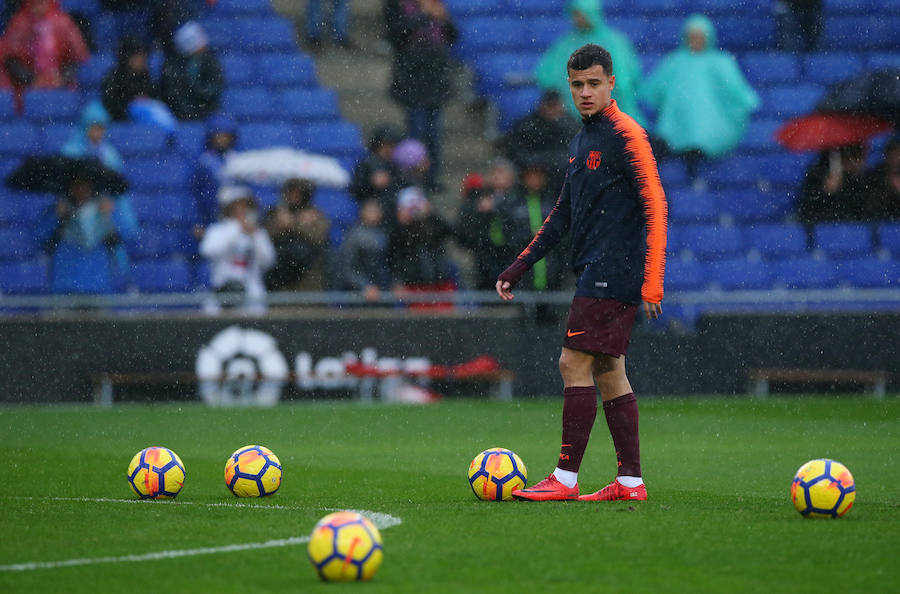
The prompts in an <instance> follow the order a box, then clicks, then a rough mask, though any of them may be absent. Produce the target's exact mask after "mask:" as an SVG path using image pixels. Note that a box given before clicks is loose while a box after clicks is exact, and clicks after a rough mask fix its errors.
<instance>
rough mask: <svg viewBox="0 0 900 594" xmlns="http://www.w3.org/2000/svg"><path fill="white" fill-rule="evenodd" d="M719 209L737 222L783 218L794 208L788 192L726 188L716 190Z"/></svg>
mask: <svg viewBox="0 0 900 594" xmlns="http://www.w3.org/2000/svg"><path fill="white" fill-rule="evenodd" d="M718 195H719V196H718V198H719V210H720V212H723V213H727V214H728V215H730V216H731V217H732V218H733V219H734V221H735V222H736V223H738V224H742V223H748V222H755V221H772V222H777V221H781V220H783V219H784V218H785V217H786V216H788V215H789V214H790V213H792V212H794V210H795V199H794V196H793V195H792V194H790V193H788V192H781V191H771V192H760V191H757V190H752V189H743V188H736V189H730V190H728V189H726V190H720V191H719V192H718Z"/></svg>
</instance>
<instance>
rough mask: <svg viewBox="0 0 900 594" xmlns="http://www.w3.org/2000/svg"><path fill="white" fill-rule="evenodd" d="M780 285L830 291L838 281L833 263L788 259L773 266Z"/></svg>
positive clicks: (790, 287) (809, 259)
mask: <svg viewBox="0 0 900 594" xmlns="http://www.w3.org/2000/svg"><path fill="white" fill-rule="evenodd" d="M773 267H774V269H775V276H776V278H777V279H778V280H779V282H780V284H782V285H784V286H785V287H787V288H789V289H831V288H833V287H836V286H837V285H838V282H839V280H840V278H839V276H838V269H837V267H836V266H835V264H834V262H830V261H828V260H823V259H819V258H814V257H811V256H806V257H801V258H788V259H784V260H778V261H776V262H775V263H774V264H773Z"/></svg>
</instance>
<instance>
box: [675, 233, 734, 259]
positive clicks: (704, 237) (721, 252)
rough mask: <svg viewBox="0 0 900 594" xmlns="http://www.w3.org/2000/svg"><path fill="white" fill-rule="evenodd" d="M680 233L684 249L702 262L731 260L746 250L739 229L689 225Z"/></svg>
mask: <svg viewBox="0 0 900 594" xmlns="http://www.w3.org/2000/svg"><path fill="white" fill-rule="evenodd" d="M679 233H680V234H681V238H680V240H679V241H680V243H681V245H682V246H683V248H686V249H689V250H690V251H691V252H692V253H693V254H694V255H695V256H696V257H697V258H698V259H701V260H716V259H726V258H731V257H735V256H737V255H739V254H741V253H742V252H743V250H744V238H743V235H742V234H741V231H740V229H738V228H737V227H723V226H719V225H687V226H685V227H682V228H681V230H680V231H679Z"/></svg>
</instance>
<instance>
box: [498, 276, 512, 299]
mask: <svg viewBox="0 0 900 594" xmlns="http://www.w3.org/2000/svg"><path fill="white" fill-rule="evenodd" d="M497 294H498V295H500V299H502V300H504V301H512V300H513V294H512V285H511V284H509V281H503V280H498V281H497Z"/></svg>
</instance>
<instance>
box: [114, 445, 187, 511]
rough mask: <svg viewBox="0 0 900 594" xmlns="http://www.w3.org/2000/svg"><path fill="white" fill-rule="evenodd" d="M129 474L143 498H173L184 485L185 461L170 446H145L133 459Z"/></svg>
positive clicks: (133, 486) (132, 484) (130, 481)
mask: <svg viewBox="0 0 900 594" xmlns="http://www.w3.org/2000/svg"><path fill="white" fill-rule="evenodd" d="M127 476H128V484H129V485H131V489H132V490H133V491H134V492H135V493H136V494H137V496H138V497H140V498H141V499H173V498H174V497H175V496H176V495H178V493H179V491H181V488H182V487H183V486H184V463H182V461H181V458H179V457H178V454H176V453H175V452H173V451H172V450H170V449H169V448H163V447H150V448H145V449H143V450H141V451H140V452H138V453H137V454H135V455H134V458H132V459H131V464H129V465H128V475H127Z"/></svg>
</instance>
